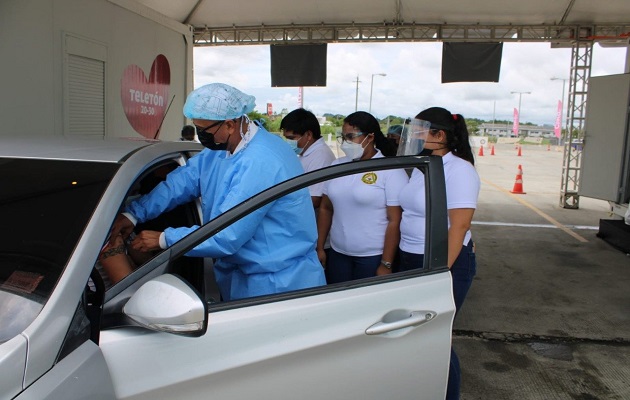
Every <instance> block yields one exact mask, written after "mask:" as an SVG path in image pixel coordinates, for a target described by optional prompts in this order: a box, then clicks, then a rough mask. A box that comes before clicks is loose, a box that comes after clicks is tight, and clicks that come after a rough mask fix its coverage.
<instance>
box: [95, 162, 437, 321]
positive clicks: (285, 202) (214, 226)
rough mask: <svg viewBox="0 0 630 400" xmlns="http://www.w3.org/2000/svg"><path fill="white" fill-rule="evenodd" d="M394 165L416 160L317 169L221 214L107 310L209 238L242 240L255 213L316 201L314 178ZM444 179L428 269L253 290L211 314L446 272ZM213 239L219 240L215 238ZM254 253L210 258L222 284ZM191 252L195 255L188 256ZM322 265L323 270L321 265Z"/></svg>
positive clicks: (151, 266)
mask: <svg viewBox="0 0 630 400" xmlns="http://www.w3.org/2000/svg"><path fill="white" fill-rule="evenodd" d="M438 161H440V160H438ZM394 162H397V163H403V164H402V165H401V168H400V170H403V168H404V167H409V166H410V165H409V163H410V162H411V161H408V160H407V161H406V162H407V164H404V162H405V161H404V160H392V159H390V160H384V159H381V160H370V161H368V162H365V163H364V162H355V163H348V164H351V165H346V166H335V167H329V168H325V169H322V170H319V171H315V172H313V173H310V174H305V175H302V176H300V177H297V178H294V179H293V180H291V181H287V182H285V183H282V184H280V185H277V186H275V187H274V188H272V189H269V190H267V191H265V192H264V193H261V194H259V195H258V196H254V197H253V198H252V199H250V200H248V201H246V202H244V203H242V204H240V205H239V206H237V207H235V208H233V209H231V210H228V211H226V212H224V213H221V214H220V215H218V216H216V218H214V219H213V220H212V221H210V222H208V223H207V224H205V225H204V226H202V227H201V228H200V229H198V230H196V231H194V232H192V233H191V234H190V235H189V236H186V237H185V238H184V239H182V240H180V241H179V242H177V243H175V244H174V245H173V246H172V247H170V248H169V249H168V251H167V252H165V257H164V258H161V257H157V258H156V259H154V260H152V261H150V262H149V263H147V264H146V265H145V266H143V267H142V268H140V269H139V270H138V271H136V272H135V273H134V274H133V275H134V276H133V277H131V279H130V280H128V281H127V282H124V284H123V285H121V286H120V287H118V290H116V291H112V293H110V295H109V296H108V298H107V299H106V300H112V301H111V304H113V305H114V306H111V304H110V307H109V308H108V307H107V306H106V312H120V308H121V307H122V304H123V303H124V299H125V298H127V297H128V296H129V295H130V294H132V293H133V291H134V290H135V289H137V287H139V286H140V285H141V284H142V283H143V282H144V281H146V280H148V279H150V276H155V273H156V271H161V272H159V273H164V272H169V269H170V268H171V264H172V262H173V261H174V260H178V259H189V258H198V257H190V255H191V253H190V250H191V248H192V246H193V245H194V244H196V243H198V242H199V241H200V240H201V239H202V238H203V237H206V238H209V239H208V240H210V241H212V240H215V239H216V237H218V236H220V235H222V234H225V232H228V233H229V235H228V237H230V238H233V239H234V240H233V241H234V242H239V240H238V238H237V236H238V234H239V232H245V231H246V230H248V229H247V227H248V226H249V220H252V215H253V214H256V213H260V212H262V213H266V212H268V211H269V210H270V208H271V207H273V206H274V205H280V206H282V207H293V206H294V197H295V191H296V190H300V191H305V193H306V198H308V199H309V200H310V196H309V195H308V192H307V191H306V189H304V188H306V187H308V186H309V185H310V184H312V183H313V179H318V177H319V176H323V175H325V174H326V173H328V174H331V172H328V171H327V170H334V171H343V170H348V171H350V170H351V169H352V168H355V169H357V168H363V170H359V171H358V172H359V173H360V176H359V177H361V176H364V175H365V174H366V173H368V174H370V173H372V172H373V171H377V170H378V167H379V166H380V165H381V164H387V163H389V164H391V163H394ZM427 164H428V162H427V163H425V164H423V165H422V166H421V169H422V171H426V170H427ZM436 165H437V164H436ZM439 166H440V170H439V172H440V173H442V170H441V164H440V165H439ZM380 168H381V169H383V167H380ZM386 169H392V167H391V166H390V167H389V168H386ZM436 169H437V168H436ZM346 174H349V172H346ZM403 174H404V175H405V176H407V174H406V173H404V172H403ZM429 175H431V174H429ZM337 176H339V173H338V174H336V175H335V177H337ZM441 176H442V178H441V180H442V185H440V184H436V185H435V186H436V189H437V190H435V191H432V190H427V192H426V195H427V199H428V203H429V204H433V205H434V207H433V206H432V207H431V209H435V210H442V213H440V212H439V211H435V213H432V215H431V218H429V219H433V222H432V223H431V226H429V227H428V233H427V243H428V245H427V249H428V251H427V255H428V256H429V257H428V262H427V263H426V264H425V268H424V269H423V270H414V271H409V272H404V273H399V274H391V275H388V276H385V277H371V278H370V277H367V278H363V279H356V280H354V281H352V282H345V283H339V284H334V285H327V284H325V282H324V284H323V285H317V284H315V285H311V286H305V287H296V288H295V290H294V289H293V288H289V290H283V291H280V292H278V293H275V294H267V295H265V294H264V293H263V295H256V293H255V291H253V292H252V293H254V294H253V295H252V296H250V297H246V298H242V299H237V300H234V301H230V302H226V301H225V298H223V299H222V300H223V301H222V302H213V303H212V304H210V307H211V310H215V311H219V310H221V309H225V308H226V307H227V308H232V307H241V306H244V305H251V304H257V303H260V302H269V301H278V300H283V299H287V298H291V297H296V296H297V297H301V296H309V295H313V294H316V293H321V292H322V291H339V290H345V289H348V288H352V287H357V286H361V285H372V284H377V283H379V282H388V281H391V280H399V279H407V278H408V277H411V276H417V275H418V274H430V273H433V272H435V271H441V270H443V269H444V268H446V247H445V243H446V241H445V240H444V239H445V238H446V233H447V225H446V212H445V193H444V187H443V175H441ZM370 178H373V176H372V175H370ZM309 179H310V180H309ZM439 180H440V178H439V176H438V177H437V178H435V177H433V178H431V179H427V181H428V182H429V181H435V182H437V181H439ZM320 181H321V180H320ZM438 183H439V182H438ZM309 204H310V202H309ZM310 212H313V217H312V218H313V219H314V218H315V217H314V211H313V210H312V209H311V210H310ZM433 214H435V215H433ZM358 216H359V217H360V216H361V214H360V213H359V214H358ZM365 217H366V218H370V217H371V216H370V215H367V216H365ZM289 222H293V221H289ZM295 222H296V223H295V224H293V225H292V229H295V235H294V236H296V235H298V234H301V233H300V229H301V228H300V225H301V222H300V221H295ZM222 232H223V233H222ZM276 233H277V232H276ZM355 234H356V235H362V234H364V232H355ZM213 237H214V238H215V239H213ZM276 239H277V240H279V241H283V240H285V241H287V242H291V243H292V244H295V246H297V245H299V243H298V242H297V240H295V237H293V236H291V237H283V236H280V237H277V238H276ZM434 239H436V240H434ZM313 240H315V239H313ZM239 243H240V242H239ZM215 244H216V243H215ZM239 246H240V244H239ZM311 246H312V247H313V250H314V246H315V243H312V244H311ZM221 251H222V250H221ZM248 251H250V250H249V249H248V248H246V247H243V246H241V247H239V248H238V249H237V250H236V252H235V253H234V255H225V254H220V251H219V252H216V254H215V253H211V254H210V256H209V258H212V259H213V260H214V261H218V262H217V263H216V264H215V268H214V272H215V273H217V272H218V274H217V275H218V276H217V278H216V279H218V280H219V282H218V283H219V286H221V285H222V284H224V283H222V282H220V280H221V279H225V276H226V274H225V271H226V270H236V271H242V270H243V268H244V267H243V266H242V265H238V264H239V263H240V262H242V259H243V258H247V257H249V258H250V259H255V257H256V256H255V255H254V256H253V257H252V255H251V254H245V253H247V252H248ZM239 252H240V254H239ZM187 253H188V254H189V255H185V254H187ZM193 253H194V251H193ZM264 256H265V257H268V256H269V254H268V253H266V254H265V255H264ZM294 256H295V255H291V254H289V253H286V254H285V257H287V258H289V257H294ZM284 263H286V259H279V261H278V263H277V264H276V265H277V266H278V267H281V266H282V265H284ZM252 265H253V266H251V265H250V266H248V267H247V268H251V269H252V270H253V271H255V270H256V262H252ZM319 267H320V268H321V265H320V266H319ZM239 273H240V272H239ZM204 278H205V279H215V278H214V277H210V276H208V274H206V275H205V276H204ZM241 278H242V277H241V276H237V279H241ZM229 279H232V281H231V282H232V283H234V281H235V280H236V279H234V277H231V278H229ZM212 283H216V282H212ZM232 283H230V284H232ZM257 284H259V283H257Z"/></svg>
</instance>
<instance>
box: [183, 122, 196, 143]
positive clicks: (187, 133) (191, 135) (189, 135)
mask: <svg viewBox="0 0 630 400" xmlns="http://www.w3.org/2000/svg"><path fill="white" fill-rule="evenodd" d="M182 137H183V138H184V139H187V140H194V139H195V127H194V126H192V125H184V127H183V128H182Z"/></svg>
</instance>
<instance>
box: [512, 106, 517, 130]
mask: <svg viewBox="0 0 630 400" xmlns="http://www.w3.org/2000/svg"><path fill="white" fill-rule="evenodd" d="M512 133H513V134H514V136H518V110H517V109H516V108H514V123H513V124H512Z"/></svg>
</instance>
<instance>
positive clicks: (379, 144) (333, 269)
mask: <svg viewBox="0 0 630 400" xmlns="http://www.w3.org/2000/svg"><path fill="white" fill-rule="evenodd" d="M339 142H340V144H341V150H342V151H343V152H344V153H345V154H346V155H345V157H341V158H339V159H337V160H335V161H333V163H332V165H336V164H339V163H344V162H352V161H358V160H369V159H372V158H380V157H384V156H393V155H394V154H395V151H396V148H395V146H392V145H391V143H390V142H389V141H388V140H387V139H386V138H385V136H384V135H383V132H381V128H380V126H379V123H378V121H377V120H376V118H374V117H373V116H372V115H370V114H368V113H366V112H364V111H358V112H355V113H353V114H350V115H348V116H347V117H346V118H345V120H344V124H343V127H342V132H341V137H340V138H339ZM407 181H408V177H407V174H406V173H405V171H404V170H387V171H375V172H367V173H362V174H356V175H350V176H345V177H342V178H337V179H333V180H331V181H328V182H326V184H325V186H324V192H323V195H322V201H321V203H320V207H319V215H318V220H317V226H318V232H319V234H318V241H317V255H318V257H319V260H320V261H321V263H322V265H324V266H325V268H326V280H327V282H328V283H337V282H344V281H348V280H352V279H359V278H367V277H371V276H375V275H384V274H387V273H390V272H391V267H392V263H393V261H394V258H395V256H396V251H397V247H398V241H399V238H400V231H399V226H400V217H401V213H402V210H401V208H400V205H399V203H398V195H399V193H400V190H401V189H402V187H403V186H404V185H405V184H406V183H407ZM329 233H330V245H331V248H330V249H328V251H325V250H324V244H325V241H326V237H327V236H328V234H329Z"/></svg>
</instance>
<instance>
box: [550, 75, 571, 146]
mask: <svg viewBox="0 0 630 400" xmlns="http://www.w3.org/2000/svg"><path fill="white" fill-rule="evenodd" d="M551 80H552V81H562V97H561V98H560V101H562V108H561V109H560V139H562V127H563V126H564V119H563V115H564V114H563V113H564V107H565V104H566V103H565V102H564V85H565V84H566V83H567V81H568V80H569V79H568V78H556V77H555V76H554V77H553V78H551Z"/></svg>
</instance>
